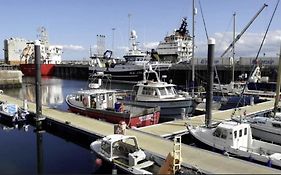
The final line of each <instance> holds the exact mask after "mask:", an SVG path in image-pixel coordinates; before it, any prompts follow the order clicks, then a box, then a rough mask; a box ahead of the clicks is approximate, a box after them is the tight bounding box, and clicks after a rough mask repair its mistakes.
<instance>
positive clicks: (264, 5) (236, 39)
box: [221, 4, 268, 57]
mask: <svg viewBox="0 0 281 175" xmlns="http://www.w3.org/2000/svg"><path fill="white" fill-rule="evenodd" d="M267 6H268V5H267V4H263V6H262V8H261V9H260V10H259V11H258V12H257V13H256V15H255V16H254V17H253V18H252V19H251V21H250V22H249V23H248V24H247V25H246V27H245V28H244V29H243V30H242V31H241V32H240V33H239V34H238V35H237V36H236V38H235V39H234V41H232V43H231V44H230V45H229V46H228V48H227V49H226V50H225V51H224V52H223V54H222V55H221V57H223V56H224V55H225V54H226V53H227V52H228V51H229V50H230V48H232V47H233V45H234V44H235V43H236V42H237V41H238V40H239V39H240V38H241V36H242V35H243V34H244V33H245V32H246V30H247V29H248V28H249V27H250V25H251V24H252V23H253V22H254V20H255V19H256V18H257V17H258V16H259V14H260V13H261V12H262V11H263V10H264V9H265V7H267Z"/></svg>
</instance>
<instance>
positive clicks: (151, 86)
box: [133, 81, 178, 101]
mask: <svg viewBox="0 0 281 175" xmlns="http://www.w3.org/2000/svg"><path fill="white" fill-rule="evenodd" d="M174 87H175V85H172V84H167V83H165V82H160V83H159V82H152V81H151V82H147V83H143V84H137V85H135V86H134V90H133V92H134V94H133V96H135V100H137V101H143V100H148V99H151V100H153V99H166V98H175V97H176V96H178V94H177V91H176V90H175V88H174Z"/></svg>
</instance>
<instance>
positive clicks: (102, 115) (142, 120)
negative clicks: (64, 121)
mask: <svg viewBox="0 0 281 175" xmlns="http://www.w3.org/2000/svg"><path fill="white" fill-rule="evenodd" d="M69 110H70V111H71V112H73V113H79V114H81V115H85V116H87V117H90V118H95V119H98V120H103V121H106V122H109V123H114V124H118V123H120V122H121V121H125V122H126V124H127V125H128V126H129V127H143V126H149V125H154V124H158V122H159V117H160V111H155V112H154V113H150V114H145V115H141V116H133V117H124V116H122V115H119V114H117V113H115V112H101V111H97V110H87V109H80V108H75V107H73V106H69Z"/></svg>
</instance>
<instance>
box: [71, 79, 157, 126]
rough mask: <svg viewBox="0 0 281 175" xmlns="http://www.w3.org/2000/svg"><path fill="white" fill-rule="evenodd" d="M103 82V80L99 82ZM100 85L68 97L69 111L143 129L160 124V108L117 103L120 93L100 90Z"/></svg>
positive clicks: (93, 85) (92, 85)
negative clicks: (122, 122)
mask: <svg viewBox="0 0 281 175" xmlns="http://www.w3.org/2000/svg"><path fill="white" fill-rule="evenodd" d="M99 81H100V82H101V79H100V80H99ZM100 85H101V83H100V84H91V85H89V86H91V87H92V89H88V90H80V91H77V92H74V93H72V94H69V95H67V97H66V103H67V105H68V106H69V110H70V111H71V112H74V113H79V114H82V115H85V116H88V117H91V118H95V119H99V120H104V121H107V122H110V123H119V122H121V121H125V122H126V124H127V125H128V126H129V127H143V126H148V125H154V124H157V123H158V122H159V117H160V108H159V107H158V106H153V105H151V106H147V105H137V104H127V103H121V102H118V101H117V96H118V92H117V91H116V90H108V89H102V88H99V87H100Z"/></svg>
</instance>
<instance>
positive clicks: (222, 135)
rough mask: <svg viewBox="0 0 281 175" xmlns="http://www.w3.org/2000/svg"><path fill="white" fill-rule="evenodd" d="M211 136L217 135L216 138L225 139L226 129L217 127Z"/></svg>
mask: <svg viewBox="0 0 281 175" xmlns="http://www.w3.org/2000/svg"><path fill="white" fill-rule="evenodd" d="M213 136H215V137H218V138H222V139H226V138H227V130H225V129H221V128H217V129H216V130H215V132H214V133H213Z"/></svg>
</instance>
